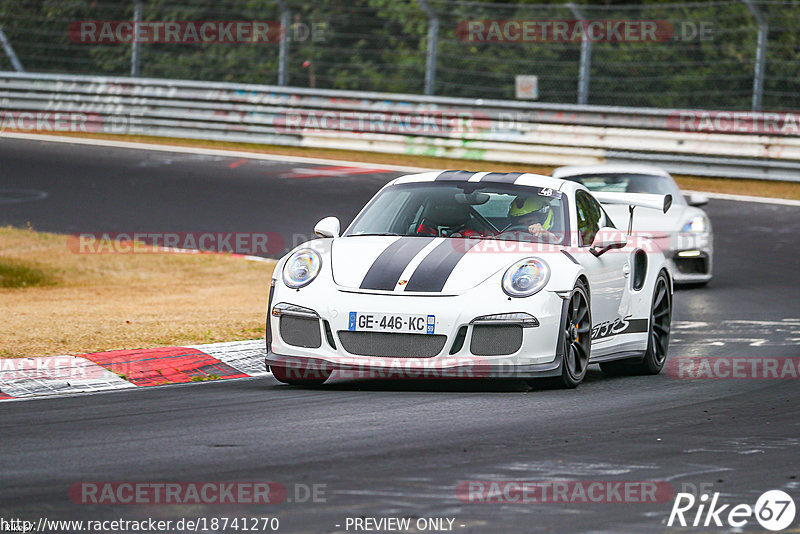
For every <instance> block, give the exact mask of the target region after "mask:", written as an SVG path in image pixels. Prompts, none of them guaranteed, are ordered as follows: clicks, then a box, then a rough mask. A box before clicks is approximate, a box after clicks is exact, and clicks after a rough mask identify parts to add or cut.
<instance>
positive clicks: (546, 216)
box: [507, 196, 555, 237]
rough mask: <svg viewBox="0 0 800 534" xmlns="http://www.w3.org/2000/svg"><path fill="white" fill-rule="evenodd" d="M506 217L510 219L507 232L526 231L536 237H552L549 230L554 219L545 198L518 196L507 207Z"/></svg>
mask: <svg viewBox="0 0 800 534" xmlns="http://www.w3.org/2000/svg"><path fill="white" fill-rule="evenodd" d="M508 217H509V218H510V219H511V225H510V226H509V227H508V228H507V229H508V230H511V231H514V230H516V231H526V230H527V231H528V232H529V233H530V234H532V235H534V236H536V237H540V236H547V235H552V234H551V232H550V229H551V228H552V227H553V221H554V219H555V217H554V215H553V210H551V209H550V202H549V201H548V199H546V198H542V197H522V196H519V197H517V198H515V199H514V200H513V201H512V202H511V204H510V205H509V206H508Z"/></svg>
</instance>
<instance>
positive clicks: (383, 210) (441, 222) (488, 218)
mask: <svg viewBox="0 0 800 534" xmlns="http://www.w3.org/2000/svg"><path fill="white" fill-rule="evenodd" d="M566 204H567V202H566V196H564V195H562V193H560V192H559V191H554V190H553V189H549V188H539V187H527V186H515V185H508V184H498V183H481V182H424V183H419V182H417V183H408V184H397V185H393V186H390V187H387V188H386V189H384V190H383V191H381V192H380V193H379V194H378V195H376V196H375V197H374V198H373V199H372V200H371V201H370V203H369V204H367V206H366V208H364V210H363V211H362V212H361V213H360V214H359V216H358V217H357V218H356V220H355V221H353V224H351V225H350V227H349V228H348V229H347V230H346V232H345V233H344V235H345V236H357V235H399V236H423V237H431V236H433V237H453V238H474V239H503V240H509V241H531V242H544V243H557V244H565V241H566V238H567V236H568V235H569V228H568V226H567V225H568V223H567V221H568V220H569V219H568V216H567V215H568V214H567V205H566Z"/></svg>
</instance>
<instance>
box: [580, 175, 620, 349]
mask: <svg viewBox="0 0 800 534" xmlns="http://www.w3.org/2000/svg"><path fill="white" fill-rule="evenodd" d="M575 208H576V210H575V211H576V218H577V223H578V235H577V238H578V251H577V256H576V259H577V260H578V261H579V262H580V263H581V265H583V267H584V268H585V269H586V274H587V276H588V278H589V286H590V290H591V309H592V323H593V324H592V327H593V328H592V339H593V341H594V342H601V341H607V340H609V339H611V338H612V335H611V328H610V325H611V324H613V322H614V321H615V320H616V319H617V318H618V316H619V308H620V303H621V301H622V297H623V293H624V291H625V283H626V280H627V276H628V272H629V266H628V256H629V254H628V251H627V250H626V249H616V250H609V251H607V252H605V253H604V254H602V255H600V256H595V255H594V254H592V253H591V252H590V251H589V247H590V245H591V244H592V240H594V236H595V235H596V234H597V231H598V230H599V229H600V228H603V227H605V226H613V223H612V222H611V221H610V220H609V219H608V216H607V215H606V213H605V211H604V210H603V208H602V207H601V206H600V203H599V202H598V201H597V200H596V199H595V198H594V197H593V196H591V195H590V194H589V193H587V192H586V191H583V190H578V191H576V193H575Z"/></svg>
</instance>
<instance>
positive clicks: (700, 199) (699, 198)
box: [687, 193, 708, 206]
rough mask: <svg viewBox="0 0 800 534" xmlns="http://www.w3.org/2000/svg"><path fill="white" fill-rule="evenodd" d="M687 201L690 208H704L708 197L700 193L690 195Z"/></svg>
mask: <svg viewBox="0 0 800 534" xmlns="http://www.w3.org/2000/svg"><path fill="white" fill-rule="evenodd" d="M687 201H688V203H689V205H690V206H705V205H706V204H708V197H707V196H705V195H701V194H700V193H692V194H691V195H689V198H688V199H687Z"/></svg>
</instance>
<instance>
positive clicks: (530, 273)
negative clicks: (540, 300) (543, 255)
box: [503, 258, 550, 297]
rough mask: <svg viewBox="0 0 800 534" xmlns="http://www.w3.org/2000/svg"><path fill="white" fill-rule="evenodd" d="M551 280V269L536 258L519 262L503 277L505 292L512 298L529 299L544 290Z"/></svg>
mask: <svg viewBox="0 0 800 534" xmlns="http://www.w3.org/2000/svg"><path fill="white" fill-rule="evenodd" d="M549 279H550V267H548V266H547V264H546V263H545V262H543V261H542V260H539V259H536V258H528V259H526V260H522V261H519V262H517V263H515V264H514V265H512V266H511V267H509V268H508V269H507V270H506V274H504V275H503V291H505V292H506V294H507V295H509V296H511V297H528V296H530V295H533V294H534V293H536V292H538V291H539V290H540V289H542V288H543V287H544V286H545V284H547V281H548V280H549Z"/></svg>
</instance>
